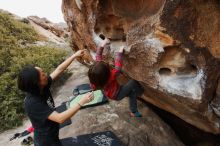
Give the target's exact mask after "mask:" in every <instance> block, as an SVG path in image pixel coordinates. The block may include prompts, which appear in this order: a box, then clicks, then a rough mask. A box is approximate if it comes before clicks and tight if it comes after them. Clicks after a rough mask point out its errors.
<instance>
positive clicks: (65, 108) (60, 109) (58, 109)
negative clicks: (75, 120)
mask: <svg viewBox="0 0 220 146" xmlns="http://www.w3.org/2000/svg"><path fill="white" fill-rule="evenodd" d="M65 110H67V107H66V102H63V103H62V104H61V105H60V106H58V107H56V111H57V112H58V113H61V112H64V111H65ZM70 124H72V121H71V119H68V120H66V121H65V122H64V123H62V124H60V129H61V128H63V127H65V126H68V125H70Z"/></svg>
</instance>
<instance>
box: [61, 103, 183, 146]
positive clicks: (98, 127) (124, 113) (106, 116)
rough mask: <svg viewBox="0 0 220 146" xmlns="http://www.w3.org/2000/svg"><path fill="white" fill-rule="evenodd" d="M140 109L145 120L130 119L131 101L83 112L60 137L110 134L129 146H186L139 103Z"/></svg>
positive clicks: (73, 119) (74, 118)
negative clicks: (96, 133) (129, 103)
mask: <svg viewBox="0 0 220 146" xmlns="http://www.w3.org/2000/svg"><path fill="white" fill-rule="evenodd" d="M139 109H140V111H141V112H142V114H143V116H144V117H142V118H131V117H130V116H129V114H128V99H124V100H122V101H120V102H114V101H113V102H110V103H109V104H107V105H102V106H97V107H93V108H88V109H84V110H81V111H80V112H79V113H77V115H76V116H75V117H73V118H72V121H73V124H72V125H70V126H68V127H65V128H63V129H62V130H61V132H60V135H62V138H65V137H72V136H77V135H79V134H87V133H93V132H100V131H108V130H110V131H113V132H114V133H115V134H116V135H117V136H118V137H119V139H120V140H121V141H122V142H123V143H124V144H125V145H127V146H182V145H183V144H182V142H180V140H179V139H178V138H177V137H176V136H175V134H174V132H173V131H172V129H171V128H170V127H168V126H167V125H166V124H165V123H164V122H162V121H161V120H160V118H159V117H158V116H157V115H156V114H154V113H153V112H152V111H151V110H150V109H149V108H148V107H147V106H144V105H143V103H140V104H139ZM88 119H89V120H88ZM70 129H72V130H70Z"/></svg>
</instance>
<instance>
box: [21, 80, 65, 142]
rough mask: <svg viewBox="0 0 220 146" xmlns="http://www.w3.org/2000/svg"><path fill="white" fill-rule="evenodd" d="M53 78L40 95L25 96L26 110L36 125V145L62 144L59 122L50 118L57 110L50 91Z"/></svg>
mask: <svg viewBox="0 0 220 146" xmlns="http://www.w3.org/2000/svg"><path fill="white" fill-rule="evenodd" d="M51 83H52V78H51V77H50V76H49V77H48V84H47V86H46V87H45V88H44V90H43V92H42V93H41V94H39V95H33V94H28V95H27V96H26V98H25V102H24V103H25V111H26V113H27V115H28V117H29V118H30V121H31V123H32V125H33V127H34V145H35V146H60V145H61V144H60V141H59V124H58V123H56V122H54V121H51V120H48V116H49V115H50V114H51V113H52V112H53V111H55V105H54V101H53V98H52V95H51V92H50V86H51Z"/></svg>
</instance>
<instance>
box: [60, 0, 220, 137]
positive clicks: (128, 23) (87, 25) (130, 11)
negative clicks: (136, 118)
mask: <svg viewBox="0 0 220 146" xmlns="http://www.w3.org/2000/svg"><path fill="white" fill-rule="evenodd" d="M219 8H220V3H219V1H218V0H210V1H205V0H193V1H184V0H172V1H166V0H133V1H126V0H120V1H117V0H63V4H62V10H63V14H64V17H65V20H66V22H67V24H68V26H69V28H70V30H71V34H72V42H73V49H74V50H78V49H85V48H86V49H90V52H91V54H93V51H94V50H95V46H96V45H97V44H99V42H100V41H101V40H100V38H99V37H98V35H99V34H104V35H105V36H106V37H108V38H111V40H112V43H111V46H110V48H111V51H106V52H105V53H106V56H107V57H106V58H107V60H108V61H111V57H113V54H114V51H115V49H117V48H118V47H119V46H120V45H123V44H126V45H127V48H126V52H125V58H124V70H125V72H126V74H127V75H129V76H130V77H131V78H134V79H136V80H138V81H140V82H141V83H142V84H143V85H144V87H145V95H147V96H146V97H144V99H145V100H146V101H148V102H150V103H152V104H154V105H156V106H158V107H160V108H162V109H165V110H167V111H169V112H171V113H173V114H175V115H176V116H178V117H180V118H181V119H183V120H185V121H187V122H188V123H190V124H192V125H194V126H196V127H198V128H200V129H203V130H205V131H208V132H212V133H220V125H219V124H220V120H219V115H217V114H215V113H216V112H215V113H214V112H213V108H212V107H213V106H210V105H209V103H210V102H211V101H212V100H213V99H214V97H216V96H215V93H216V87H217V81H218V79H219V77H220V63H219V58H220V48H219V47H220V9H219ZM215 109H219V106H218V107H217V108H215ZM217 112H219V111H217Z"/></svg>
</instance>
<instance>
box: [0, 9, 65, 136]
mask: <svg viewBox="0 0 220 146" xmlns="http://www.w3.org/2000/svg"><path fill="white" fill-rule="evenodd" d="M41 40H42V38H41V37H40V35H39V34H38V33H37V32H36V31H35V30H34V29H33V27H32V26H30V24H29V23H28V21H26V19H20V20H19V19H15V18H14V16H13V15H12V14H8V13H5V12H2V11H0V103H1V104H0V132H2V131H3V130H6V129H9V128H12V127H15V126H18V125H20V124H21V123H22V119H23V118H24V117H25V116H24V109H23V100H24V96H25V95H24V93H22V92H20V91H19V90H18V89H17V84H16V81H17V74H18V72H19V70H20V69H21V68H22V67H23V66H25V65H27V64H34V65H36V66H40V67H41V68H43V69H44V70H45V71H47V72H50V71H51V70H53V69H54V67H56V66H57V65H58V64H59V63H60V62H61V61H63V60H64V58H65V56H66V54H67V53H66V51H64V50H63V49H58V48H52V47H48V46H45V44H47V43H45V42H44V43H42V44H43V45H38V44H39V42H40V41H41ZM37 42H38V43H37Z"/></svg>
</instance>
